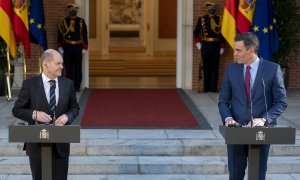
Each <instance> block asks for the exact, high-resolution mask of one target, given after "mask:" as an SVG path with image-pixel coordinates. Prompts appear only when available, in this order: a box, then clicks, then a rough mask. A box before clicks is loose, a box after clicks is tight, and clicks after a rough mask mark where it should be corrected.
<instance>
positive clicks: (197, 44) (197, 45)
mask: <svg viewBox="0 0 300 180" xmlns="http://www.w3.org/2000/svg"><path fill="white" fill-rule="evenodd" d="M196 47H197V49H198V50H199V51H200V49H201V43H200V42H197V43H196Z"/></svg>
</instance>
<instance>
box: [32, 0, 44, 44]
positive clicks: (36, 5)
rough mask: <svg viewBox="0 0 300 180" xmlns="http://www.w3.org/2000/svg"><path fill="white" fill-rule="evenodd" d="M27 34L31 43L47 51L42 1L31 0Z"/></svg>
mask: <svg viewBox="0 0 300 180" xmlns="http://www.w3.org/2000/svg"><path fill="white" fill-rule="evenodd" d="M29 19H30V20H29V32H30V35H31V37H30V38H31V41H32V42H34V43H37V44H39V45H40V46H41V47H42V48H43V49H44V50H46V49H48V44H47V36H46V30H45V28H42V27H45V16H44V6H43V0H32V1H31V4H30V7H29Z"/></svg>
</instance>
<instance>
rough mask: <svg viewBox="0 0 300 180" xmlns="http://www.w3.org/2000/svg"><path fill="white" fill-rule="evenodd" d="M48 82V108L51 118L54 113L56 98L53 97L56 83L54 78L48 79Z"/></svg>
mask: <svg viewBox="0 0 300 180" xmlns="http://www.w3.org/2000/svg"><path fill="white" fill-rule="evenodd" d="M49 83H50V93H49V94H50V99H49V108H50V111H51V116H52V119H53V118H54V115H55V106H56V98H55V88H56V83H55V80H50V81H49Z"/></svg>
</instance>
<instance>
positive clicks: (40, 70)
mask: <svg viewBox="0 0 300 180" xmlns="http://www.w3.org/2000/svg"><path fill="white" fill-rule="evenodd" d="M41 51H42V48H40V52H39V53H40V54H39V74H41V73H42V66H41Z"/></svg>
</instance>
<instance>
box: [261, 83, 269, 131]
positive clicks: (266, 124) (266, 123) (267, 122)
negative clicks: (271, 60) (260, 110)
mask: <svg viewBox="0 0 300 180" xmlns="http://www.w3.org/2000/svg"><path fill="white" fill-rule="evenodd" d="M261 80H262V83H263V87H264V98H265V108H266V114H267V117H266V122H265V125H264V126H266V127H268V126H269V121H268V117H269V113H268V104H267V97H266V85H265V81H264V79H263V78H262V79H261Z"/></svg>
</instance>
